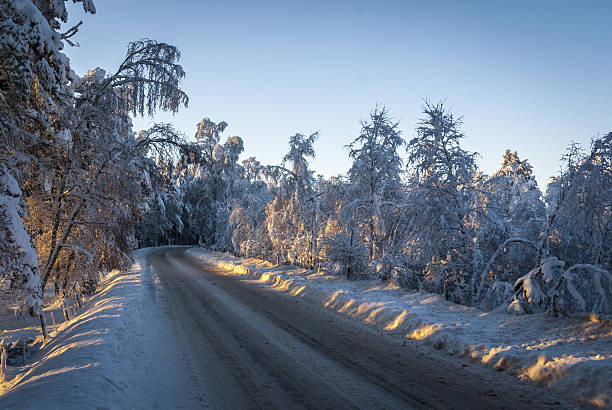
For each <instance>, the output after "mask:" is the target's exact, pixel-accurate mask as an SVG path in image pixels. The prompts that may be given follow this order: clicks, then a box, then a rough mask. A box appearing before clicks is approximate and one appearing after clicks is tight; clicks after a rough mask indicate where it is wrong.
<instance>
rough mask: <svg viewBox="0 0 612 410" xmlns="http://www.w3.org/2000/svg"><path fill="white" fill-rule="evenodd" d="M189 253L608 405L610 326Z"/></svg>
mask: <svg viewBox="0 0 612 410" xmlns="http://www.w3.org/2000/svg"><path fill="white" fill-rule="evenodd" d="M187 253H188V254H190V255H192V256H194V257H197V258H198V259H200V260H201V261H203V262H205V263H207V264H209V265H213V266H216V267H217V268H219V269H222V270H224V271H225V272H227V273H230V274H233V275H237V276H242V277H244V278H249V279H254V280H257V281H258V282H260V283H264V284H267V285H269V286H272V287H274V288H276V289H279V290H282V291H285V292H287V293H288V294H290V295H292V296H296V297H302V298H305V299H308V300H310V301H312V302H314V303H317V304H321V305H323V306H324V307H326V308H328V309H330V310H333V311H336V312H338V313H340V314H343V315H346V316H348V317H352V318H355V319H358V320H360V321H362V322H365V323H366V324H368V325H371V326H374V327H376V328H378V329H381V330H384V331H387V332H389V333H390V334H393V335H396V336H398V337H402V338H404V337H406V338H410V339H414V340H417V341H421V342H423V343H425V344H427V345H430V346H431V347H433V348H434V349H437V350H440V351H443V352H446V353H447V354H449V355H457V356H460V357H467V358H470V359H472V360H474V361H478V362H481V363H483V364H484V365H486V366H489V367H492V368H494V369H495V370H498V371H509V372H510V373H512V374H515V375H517V376H518V377H519V378H520V379H522V380H525V381H532V382H535V383H538V384H539V385H541V386H545V387H550V388H552V389H554V390H556V391H558V392H559V393H561V394H563V395H565V396H567V397H569V398H571V399H573V400H576V401H577V402H580V403H582V404H590V405H593V406H599V407H610V406H612V322H610V321H609V320H601V319H597V318H572V319H557V318H553V317H550V316H547V315H545V314H537V315H524V316H515V315H510V314H507V313H498V312H482V311H480V310H478V309H476V308H471V307H466V306H460V305H455V304H452V303H449V302H446V301H444V300H443V299H442V298H441V297H440V296H439V295H433V294H426V293H421V292H409V291H406V290H405V289H401V288H399V287H397V286H396V285H394V284H393V283H390V282H381V281H348V280H345V279H344V278H342V277H338V276H332V275H327V274H317V273H313V272H311V271H309V270H306V269H300V268H297V267H295V266H280V267H278V266H275V265H273V264H271V263H269V262H263V261H261V260H258V259H239V258H234V257H233V256H231V255H229V254H221V253H218V252H211V251H208V250H205V249H201V248H194V249H190V250H188V251H187Z"/></svg>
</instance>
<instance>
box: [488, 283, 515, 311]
mask: <svg viewBox="0 0 612 410" xmlns="http://www.w3.org/2000/svg"><path fill="white" fill-rule="evenodd" d="M513 295H514V287H513V286H512V284H511V283H509V282H502V281H499V280H494V281H493V282H491V283H490V284H489V286H488V287H487V288H486V291H485V293H484V294H483V295H482V301H481V302H480V307H481V308H482V309H484V310H493V309H497V308H499V307H501V306H503V305H504V304H505V305H507V304H508V303H509V302H510V301H511V300H512V296H513Z"/></svg>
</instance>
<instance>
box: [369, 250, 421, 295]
mask: <svg viewBox="0 0 612 410" xmlns="http://www.w3.org/2000/svg"><path fill="white" fill-rule="evenodd" d="M375 274H376V276H377V277H379V278H380V279H381V280H388V279H391V280H393V281H394V282H395V283H396V284H397V285H398V286H400V287H402V288H407V289H415V290H418V289H420V288H421V276H422V275H421V274H419V273H418V272H417V271H415V270H413V269H411V266H410V260H409V258H407V257H406V256H405V255H389V254H386V255H384V256H383V257H382V258H381V259H380V260H379V261H378V263H376V265H375Z"/></svg>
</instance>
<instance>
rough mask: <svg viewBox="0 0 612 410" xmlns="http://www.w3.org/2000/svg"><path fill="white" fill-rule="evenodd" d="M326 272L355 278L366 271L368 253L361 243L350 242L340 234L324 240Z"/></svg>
mask: <svg viewBox="0 0 612 410" xmlns="http://www.w3.org/2000/svg"><path fill="white" fill-rule="evenodd" d="M324 247H325V248H326V255H327V266H328V268H327V270H328V271H330V272H334V273H335V274H342V275H346V277H347V278H355V277H359V276H362V275H364V274H365V273H366V272H367V270H368V251H367V249H366V248H365V246H363V245H362V244H361V243H359V242H357V241H351V240H350V238H348V237H346V235H344V234H342V233H338V234H335V235H333V236H332V237H331V238H328V239H326V241H325V244H324Z"/></svg>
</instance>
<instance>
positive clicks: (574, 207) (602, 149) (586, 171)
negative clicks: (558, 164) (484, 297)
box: [510, 133, 612, 315]
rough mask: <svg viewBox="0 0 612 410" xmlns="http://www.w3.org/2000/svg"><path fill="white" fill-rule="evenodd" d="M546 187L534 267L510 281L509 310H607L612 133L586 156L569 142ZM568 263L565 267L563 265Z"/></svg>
mask: <svg viewBox="0 0 612 410" xmlns="http://www.w3.org/2000/svg"><path fill="white" fill-rule="evenodd" d="M562 159H563V161H564V163H565V167H564V169H563V171H562V173H561V175H559V176H558V177H556V178H554V180H553V181H552V182H551V183H550V184H549V186H548V190H547V195H546V201H547V204H548V216H547V220H546V224H545V225H544V228H543V230H542V233H541V235H540V239H539V241H538V257H539V258H541V260H540V261H539V266H538V267H536V268H535V269H533V270H532V271H530V272H529V273H528V274H527V275H525V276H523V277H521V278H519V279H518V280H517V281H516V283H515V299H514V301H513V303H512V304H511V306H510V308H511V310H514V311H517V312H520V313H531V312H537V311H543V310H547V311H549V312H552V313H553V314H557V315H558V314H562V315H569V314H575V313H598V314H604V315H609V314H610V313H611V312H612V296H610V295H612V274H611V269H612V266H611V261H612V256H611V255H612V246H611V245H610V242H611V241H610V236H611V233H612V210H611V205H610V204H612V133H608V134H606V135H605V136H603V137H601V138H597V139H594V140H593V141H592V143H591V149H590V152H589V153H588V154H586V155H585V154H584V153H583V152H582V150H581V148H580V147H579V146H578V145H577V144H571V145H570V147H569V149H568V151H567V154H565V155H564V156H563V158H562ZM567 265H569V267H568V268H565V266H567Z"/></svg>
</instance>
